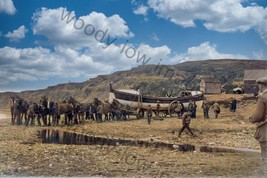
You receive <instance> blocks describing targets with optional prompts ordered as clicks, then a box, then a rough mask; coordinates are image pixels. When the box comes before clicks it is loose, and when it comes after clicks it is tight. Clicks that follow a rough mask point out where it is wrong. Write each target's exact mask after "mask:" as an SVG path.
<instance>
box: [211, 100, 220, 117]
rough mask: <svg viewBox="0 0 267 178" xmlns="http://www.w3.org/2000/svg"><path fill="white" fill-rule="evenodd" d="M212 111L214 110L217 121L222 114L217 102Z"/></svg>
mask: <svg viewBox="0 0 267 178" xmlns="http://www.w3.org/2000/svg"><path fill="white" fill-rule="evenodd" d="M211 109H212V110H213V112H214V115H215V118H216V119H217V118H218V115H219V114H220V112H221V109H220V106H219V104H218V102H217V101H215V103H214V104H213V105H212V106H211Z"/></svg>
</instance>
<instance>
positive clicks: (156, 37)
mask: <svg viewBox="0 0 267 178" xmlns="http://www.w3.org/2000/svg"><path fill="white" fill-rule="evenodd" d="M151 39H152V40H154V41H159V37H158V36H157V35H156V33H152V35H151Z"/></svg>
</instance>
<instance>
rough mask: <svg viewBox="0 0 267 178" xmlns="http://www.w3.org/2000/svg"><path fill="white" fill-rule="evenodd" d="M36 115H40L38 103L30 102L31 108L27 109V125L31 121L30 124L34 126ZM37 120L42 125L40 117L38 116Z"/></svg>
mask: <svg viewBox="0 0 267 178" xmlns="http://www.w3.org/2000/svg"><path fill="white" fill-rule="evenodd" d="M36 116H39V108H38V104H37V103H35V102H30V103H29V108H28V110H27V119H26V122H25V125H26V126H28V125H29V123H30V125H31V126H33V125H34V121H35V117H36ZM30 121H31V122H30ZM37 121H38V124H39V126H41V122H40V118H39V117H38V118H37Z"/></svg>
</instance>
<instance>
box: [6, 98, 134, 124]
mask: <svg viewBox="0 0 267 178" xmlns="http://www.w3.org/2000/svg"><path fill="white" fill-rule="evenodd" d="M99 105H101V106H102V108H103V109H102V111H101V113H98V112H99V111H98V107H99ZM127 109H128V106H124V105H122V104H121V103H119V102H118V101H117V100H113V101H112V102H111V103H109V102H108V101H100V100H98V99H97V98H95V99H94V100H93V102H90V103H80V102H78V101H77V100H75V99H74V98H73V97H69V99H67V100H64V101H61V102H55V101H53V100H51V99H49V98H48V97H45V96H42V97H41V99H40V100H39V102H38V103H37V102H34V101H29V102H28V101H26V100H25V99H22V98H20V97H18V96H16V97H11V99H10V112H11V124H13V125H15V124H16V125H22V124H25V125H26V126H29V125H31V126H33V125H35V124H36V121H37V124H38V125H39V126H56V125H59V124H60V123H62V124H64V125H73V124H84V123H85V120H90V119H91V120H95V121H97V117H98V115H99V114H101V115H102V114H103V115H104V120H106V121H109V120H126V119H127V117H129V113H128V112H127ZM61 116H62V117H61ZM60 120H62V121H61V122H60Z"/></svg>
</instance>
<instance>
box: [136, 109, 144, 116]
mask: <svg viewBox="0 0 267 178" xmlns="http://www.w3.org/2000/svg"><path fill="white" fill-rule="evenodd" d="M136 112H137V113H136V118H137V119H143V118H144V116H145V111H144V109H142V108H138V109H137V111H136Z"/></svg>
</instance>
